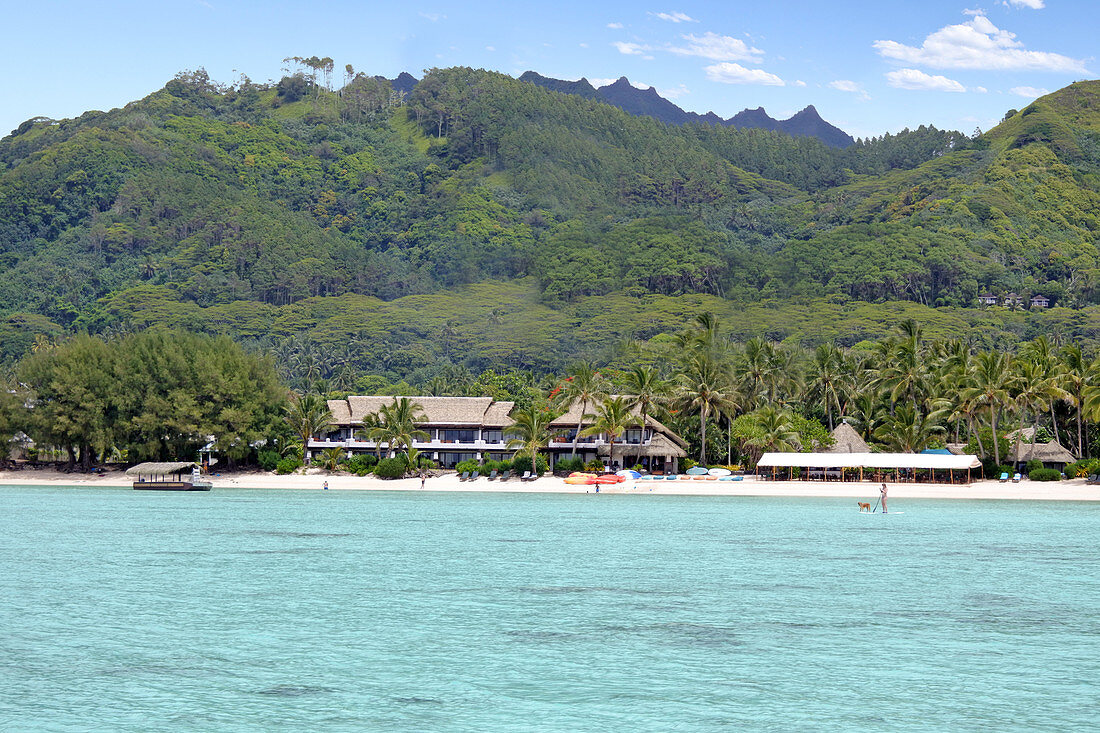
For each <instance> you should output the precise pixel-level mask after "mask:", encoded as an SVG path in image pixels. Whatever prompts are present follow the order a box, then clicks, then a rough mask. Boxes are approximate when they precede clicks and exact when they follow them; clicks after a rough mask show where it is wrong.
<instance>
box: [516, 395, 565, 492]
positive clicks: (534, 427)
mask: <svg viewBox="0 0 1100 733" xmlns="http://www.w3.org/2000/svg"><path fill="white" fill-rule="evenodd" d="M559 417H561V413H559V412H555V411H554V410H552V409H551V407H550V405H536V404H531V405H529V406H528V407H523V408H519V409H518V410H517V411H516V412H513V413H512V420H514V421H515V422H514V423H513V424H512V425H511V426H510V427H509V428H508V432H510V433H513V434H514V435H515V436H516V437H514V438H512V439H511V440H509V441H508V447H509V448H519V449H520V450H521V451H523V452H526V451H530V452H531V475H535V474H536V473H537V472H538V462H537V458H538V453H539V449H540V448H545V447H546V446H547V445H549V444H550V441H551V440H552V439H553V438H554V437H555V436H557V435H561V433H562V429H561V428H554V427H551V424H552V423H553V422H554V421H555V420H557V419H558V418H559Z"/></svg>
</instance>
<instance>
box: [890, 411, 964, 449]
mask: <svg viewBox="0 0 1100 733" xmlns="http://www.w3.org/2000/svg"><path fill="white" fill-rule="evenodd" d="M947 414H948V412H947V410H946V409H936V410H933V411H931V412H929V413H928V414H925V413H924V412H923V411H921V410H920V409H918V408H917V406H916V405H913V404H912V403H908V402H906V403H903V404H900V405H898V406H897V409H895V410H894V414H893V415H891V416H890V417H889V418H887V420H886V422H885V423H884V424H883V425H882V426H881V427H880V428H878V430H876V431H875V437H876V438H877V439H878V440H879V441H881V442H882V443H885V444H886V446H887V447H889V448H891V449H892V450H894V451H897V452H899V453H918V452H920V451H922V450H924V449H925V448H927V447H928V444H929V443H930V442H931V441H932V439H933V438H935V437H937V436H939V435H942V434H943V433H945V432H947V429H946V428H944V427H943V425H942V424H941V422H942V420H943V419H944V418H945V417H946V416H947Z"/></svg>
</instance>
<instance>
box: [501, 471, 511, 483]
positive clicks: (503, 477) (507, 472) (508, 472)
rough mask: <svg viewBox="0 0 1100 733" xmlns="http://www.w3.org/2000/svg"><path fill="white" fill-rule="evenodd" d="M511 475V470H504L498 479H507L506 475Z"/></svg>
mask: <svg viewBox="0 0 1100 733" xmlns="http://www.w3.org/2000/svg"><path fill="white" fill-rule="evenodd" d="M511 475H512V472H511V471H505V472H504V473H502V474H500V479H498V480H500V481H507V480H508V477H509V476H511Z"/></svg>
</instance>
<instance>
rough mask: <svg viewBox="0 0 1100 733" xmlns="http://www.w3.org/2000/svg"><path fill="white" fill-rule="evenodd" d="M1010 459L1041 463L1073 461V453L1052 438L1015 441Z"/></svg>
mask: <svg viewBox="0 0 1100 733" xmlns="http://www.w3.org/2000/svg"><path fill="white" fill-rule="evenodd" d="M1012 454H1013V458H1012V460H1013V461H1014V462H1017V463H1027V462H1028V461H1036V460H1037V461H1042V462H1043V463H1073V462H1074V461H1076V460H1077V459H1076V458H1074V457H1073V454H1072V453H1070V452H1069V451H1068V450H1066V449H1065V448H1063V447H1062V446H1061V445H1059V444H1058V443H1055V442H1054V441H1053V440H1052V441H1050V442H1049V443H1016V445H1014V446H1013V450H1012Z"/></svg>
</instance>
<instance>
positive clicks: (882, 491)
mask: <svg viewBox="0 0 1100 733" xmlns="http://www.w3.org/2000/svg"><path fill="white" fill-rule="evenodd" d="M878 496H879V499H878V500H879V501H880V502H881V503H882V513H883V514H886V484H883V485H882V488H881V489H879V490H878Z"/></svg>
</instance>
